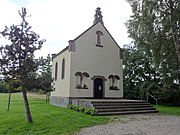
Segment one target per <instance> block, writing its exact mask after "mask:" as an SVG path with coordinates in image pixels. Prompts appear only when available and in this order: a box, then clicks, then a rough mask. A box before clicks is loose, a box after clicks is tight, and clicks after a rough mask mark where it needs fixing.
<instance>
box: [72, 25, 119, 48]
mask: <svg viewBox="0 0 180 135" xmlns="http://www.w3.org/2000/svg"><path fill="white" fill-rule="evenodd" d="M98 23H101V22H97V23H95V24H93V25H92V26H91V27H89V28H88V29H87V30H85V31H84V32H83V33H81V34H80V35H79V36H77V37H76V38H75V39H73V40H72V41H76V40H77V39H78V38H80V37H81V36H83V35H84V34H85V33H86V32H87V31H89V30H90V29H91V28H93V27H94V26H95V25H97V24H98ZM101 24H102V23H101ZM102 26H103V27H104V29H105V30H106V31H107V33H108V34H109V35H110V37H111V39H112V40H113V41H114V42H115V44H116V45H117V46H118V48H120V46H119V45H118V43H117V42H116V41H115V39H114V38H113V36H112V35H111V34H110V32H109V31H108V30H107V28H106V27H105V26H104V24H102ZM120 49H121V48H120Z"/></svg>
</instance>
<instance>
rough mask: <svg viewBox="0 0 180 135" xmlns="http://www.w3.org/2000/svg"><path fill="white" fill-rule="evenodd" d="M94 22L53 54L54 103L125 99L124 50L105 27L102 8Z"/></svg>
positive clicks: (51, 98)
mask: <svg viewBox="0 0 180 135" xmlns="http://www.w3.org/2000/svg"><path fill="white" fill-rule="evenodd" d="M94 17H95V19H94V23H93V25H92V26H91V27H90V28H88V29H87V30H86V31H84V32H83V33H82V34H80V35H79V36H78V37H76V38H75V39H74V40H70V41H69V45H68V46H67V47H66V48H65V49H63V50H62V51H61V52H59V53H58V54H56V55H55V56H54V57H53V65H52V78H53V80H54V81H53V87H54V89H55V90H54V91H53V92H52V93H51V97H50V103H51V104H53V105H57V106H67V105H68V104H71V102H72V99H78V98H88V99H107V98H109V99H112V98H113V99H114V98H118V99H119V98H123V70H122V68H123V54H122V53H123V51H122V49H121V48H120V47H119V45H118V44H117V43H116V41H115V40H114V38H113V37H112V36H111V34H110V33H109V32H108V30H107V29H106V28H105V26H104V23H103V20H102V15H101V11H100V8H97V9H96V13H95V16H94Z"/></svg>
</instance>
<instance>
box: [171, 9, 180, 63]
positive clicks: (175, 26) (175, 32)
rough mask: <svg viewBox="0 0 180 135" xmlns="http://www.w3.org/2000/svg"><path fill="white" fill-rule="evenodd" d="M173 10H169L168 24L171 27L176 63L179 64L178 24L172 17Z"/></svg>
mask: <svg viewBox="0 0 180 135" xmlns="http://www.w3.org/2000/svg"><path fill="white" fill-rule="evenodd" d="M173 11H174V9H172V8H170V15H169V22H170V27H171V33H172V36H173V40H174V45H175V50H176V54H177V58H178V61H179V63H180V42H179V32H178V29H179V22H178V21H177V18H176V17H175V16H174V15H173Z"/></svg>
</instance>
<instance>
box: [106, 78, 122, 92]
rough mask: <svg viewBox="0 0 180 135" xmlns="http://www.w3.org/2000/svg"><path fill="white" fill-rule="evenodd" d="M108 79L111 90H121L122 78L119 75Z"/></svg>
mask: <svg viewBox="0 0 180 135" xmlns="http://www.w3.org/2000/svg"><path fill="white" fill-rule="evenodd" d="M108 79H109V89H110V90H119V80H120V77H119V76H118V75H109V77H108Z"/></svg>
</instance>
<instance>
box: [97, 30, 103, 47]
mask: <svg viewBox="0 0 180 135" xmlns="http://www.w3.org/2000/svg"><path fill="white" fill-rule="evenodd" d="M101 36H103V33H102V32H101V31H99V30H98V31H96V39H97V41H96V46H98V47H103V45H102V43H101Z"/></svg>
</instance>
